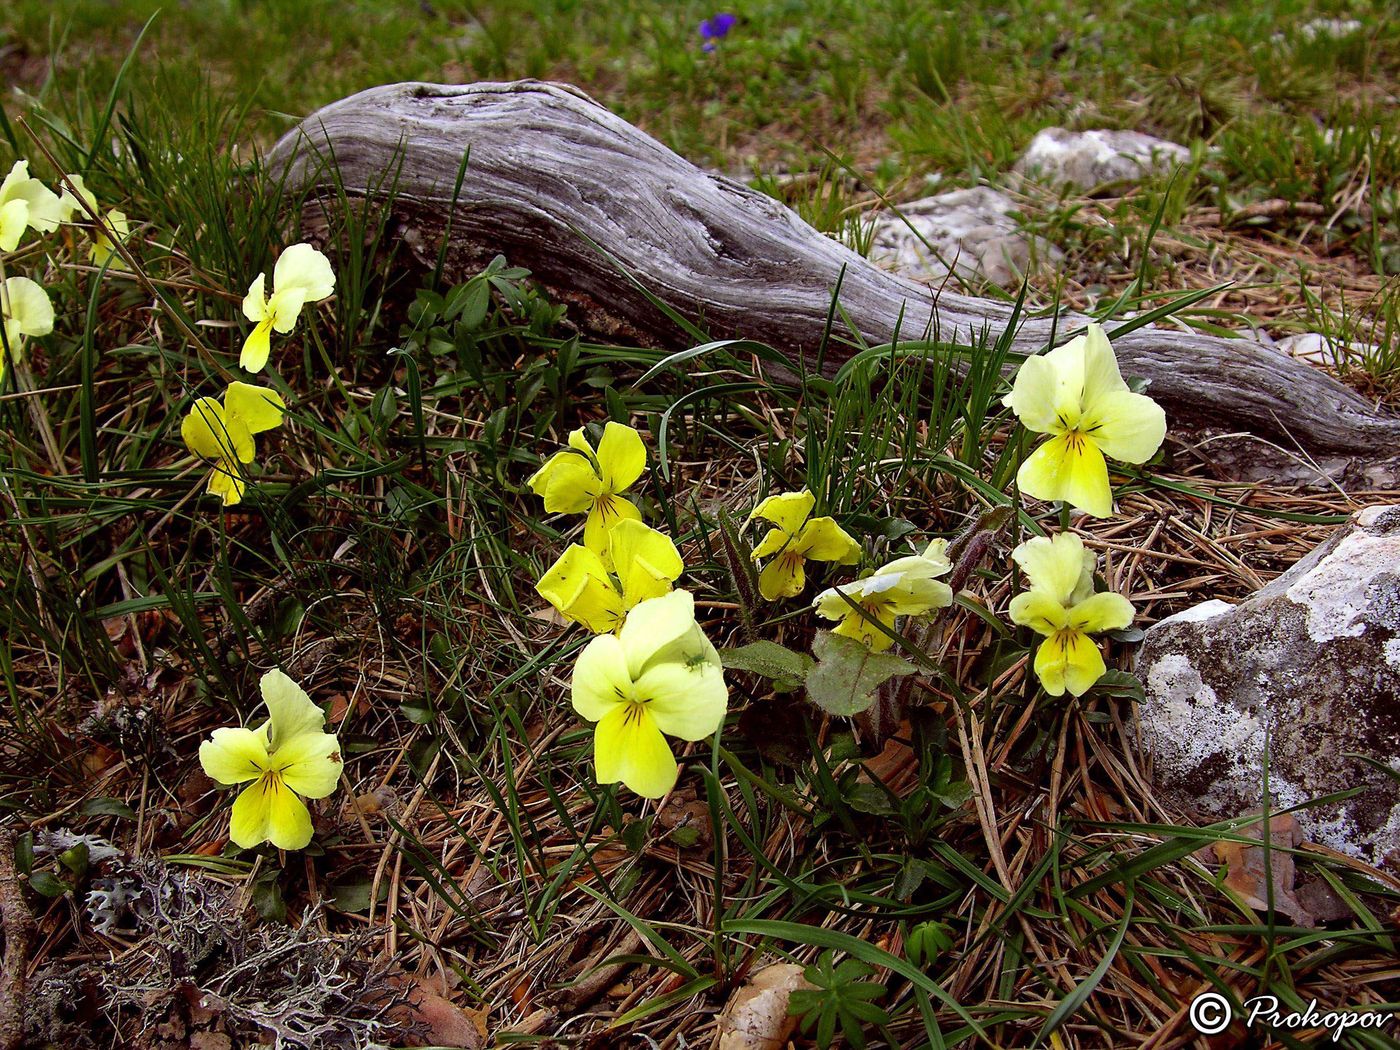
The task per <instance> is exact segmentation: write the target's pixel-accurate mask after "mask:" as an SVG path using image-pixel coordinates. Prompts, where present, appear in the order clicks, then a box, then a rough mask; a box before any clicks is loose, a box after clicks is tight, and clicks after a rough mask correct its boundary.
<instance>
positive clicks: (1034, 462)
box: [1002, 324, 1167, 518]
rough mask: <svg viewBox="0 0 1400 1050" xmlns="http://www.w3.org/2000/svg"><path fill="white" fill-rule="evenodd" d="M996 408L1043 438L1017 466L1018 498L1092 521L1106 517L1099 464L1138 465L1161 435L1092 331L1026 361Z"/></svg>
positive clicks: (1109, 498)
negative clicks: (1071, 510)
mask: <svg viewBox="0 0 1400 1050" xmlns="http://www.w3.org/2000/svg"><path fill="white" fill-rule="evenodd" d="M1002 403H1003V404H1005V405H1006V406H1007V407H1008V408H1010V409H1011V410H1012V411H1013V412H1015V413H1016V415H1017V417H1018V418H1019V419H1020V420H1021V422H1022V423H1023V424H1025V426H1026V429H1028V430H1033V431H1035V432H1036V433H1039V434H1049V435H1051V438H1050V440H1049V441H1047V442H1045V443H1044V444H1043V445H1041V446H1040V447H1039V448H1037V449H1036V450H1035V451H1034V452H1032V453H1031V454H1030V456H1028V457H1027V458H1026V461H1025V462H1024V463H1022V464H1021V469H1020V471H1019V472H1018V473H1017V475H1016V480H1017V482H1018V483H1019V484H1020V486H1021V491H1022V492H1024V493H1026V495H1028V496H1034V497H1035V498H1036V499H1043V500H1063V501H1064V502H1066V503H1068V504H1070V505H1071V506H1073V507H1077V508H1078V509H1080V510H1082V511H1085V512H1087V513H1089V514H1092V515H1094V516H1095V517H1098V518H1104V517H1107V516H1108V515H1110V514H1112V513H1113V492H1112V490H1111V489H1110V488H1109V485H1108V464H1107V463H1105V462H1104V457H1105V456H1108V457H1110V458H1111V459H1116V460H1120V461H1122V462H1124V463H1146V462H1147V461H1148V460H1149V459H1151V458H1152V456H1153V454H1154V453H1155V452H1156V451H1157V449H1158V448H1160V447H1161V444H1162V439H1163V438H1164V437H1166V433H1167V419H1166V415H1165V414H1164V413H1163V412H1162V409H1161V406H1159V405H1158V404H1157V403H1156V402H1155V401H1153V400H1152V399H1151V398H1150V397H1148V396H1147V395H1145V394H1135V393H1133V392H1132V391H1131V390H1129V389H1128V385H1127V384H1126V383H1125V382H1123V377H1122V375H1121V374H1120V373H1119V371H1118V360H1117V358H1116V357H1114V355H1113V347H1112V346H1111V345H1110V344H1109V341H1108V336H1107V335H1106V334H1104V330H1103V329H1102V328H1101V327H1099V326H1098V325H1096V324H1091V325H1089V330H1088V333H1087V334H1085V335H1081V336H1079V337H1078V338H1076V339H1071V340H1070V341H1069V342H1068V343H1065V344H1064V346H1060V347H1056V348H1055V349H1054V350H1051V351H1050V352H1049V353H1048V354H1044V355H1042V356H1039V357H1031V358H1027V359H1026V362H1025V363H1024V364H1023V365H1021V369H1020V371H1019V372H1017V373H1016V381H1015V383H1014V384H1013V385H1012V389H1011V393H1010V394H1008V395H1007V396H1006V397H1005V398H1003V400H1002Z"/></svg>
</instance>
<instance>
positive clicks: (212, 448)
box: [180, 397, 253, 468]
mask: <svg viewBox="0 0 1400 1050" xmlns="http://www.w3.org/2000/svg"><path fill="white" fill-rule="evenodd" d="M180 436H181V437H182V438H184V441H185V446H186V447H187V448H188V449H189V450H190V451H191V452H193V453H194V454H195V455H196V456H201V457H203V458H204V459H212V460H214V461H216V462H217V463H222V464H224V465H225V467H226V468H228V466H229V465H230V464H231V463H232V462H234V461H239V462H243V463H251V462H252V459H253V436H252V434H250V433H248V428H247V427H246V426H244V425H243V424H242V423H241V422H240V421H239V420H237V419H232V420H231V419H229V418H228V416H227V415H226V413H225V412H224V406H223V405H221V404H219V402H218V401H216V400H215V399H214V398H212V397H201V398H199V399H198V400H197V401H195V403H194V404H193V405H191V406H190V411H189V413H188V414H187V415H186V416H185V418H184V420H182V421H181V423H180Z"/></svg>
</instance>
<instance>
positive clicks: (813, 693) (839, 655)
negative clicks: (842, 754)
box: [807, 631, 915, 716]
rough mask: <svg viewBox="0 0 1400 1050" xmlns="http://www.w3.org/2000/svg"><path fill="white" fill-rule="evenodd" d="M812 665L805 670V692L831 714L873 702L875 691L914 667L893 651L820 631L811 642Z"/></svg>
mask: <svg viewBox="0 0 1400 1050" xmlns="http://www.w3.org/2000/svg"><path fill="white" fill-rule="evenodd" d="M812 652H813V654H815V656H816V658H817V663H816V666H815V667H813V668H812V669H811V670H810V671H809V672H808V673H807V695H808V696H809V697H810V698H811V700H812V703H814V704H816V705H817V706H818V707H820V708H821V709H822V710H823V711H827V712H830V713H831V714H833V715H845V716H850V715H857V714H860V712H862V711H864V710H865V709H866V708H868V707H869V706H870V705H871V704H872V703H874V701H875V690H876V689H878V688H879V687H880V686H881V684H883V683H884V682H887V681H889V680H890V679H891V678H895V677H900V676H903V675H908V674H913V673H914V671H915V667H914V665H913V664H911V663H910V662H909V661H908V660H906V659H904V658H903V657H902V656H896V655H895V654H894V653H873V652H871V651H870V650H869V649H867V648H866V647H865V646H864V645H862V644H861V643H860V642H857V641H855V640H854V639H852V638H845V637H843V636H841V635H839V634H832V633H830V632H829V631H822V632H819V633H818V634H817V638H816V641H814V642H813V643H812Z"/></svg>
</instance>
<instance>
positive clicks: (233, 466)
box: [180, 382, 287, 506]
mask: <svg viewBox="0 0 1400 1050" xmlns="http://www.w3.org/2000/svg"><path fill="white" fill-rule="evenodd" d="M286 407H287V406H286V403H285V402H283V400H282V398H281V397H279V396H278V395H277V392H276V391H274V390H268V389H266V388H265V387H260V386H253V385H251V384H249V383H238V382H234V383H230V384H229V388H228V391H227V392H226V393H225V394H224V402H223V404H220V403H219V402H218V401H217V400H215V399H214V398H212V397H201V398H200V399H199V400H198V401H196V402H195V403H194V404H193V405H192V406H191V407H190V411H189V414H188V415H186V416H185V418H184V421H183V422H182V423H181V424H180V436H181V437H182V438H184V440H185V445H186V447H187V448H189V450H190V451H191V452H193V453H194V454H195V455H196V456H201V457H203V458H204V459H207V460H211V461H212V462H213V464H214V472H213V473H212V474H211V475H210V476H209V491H210V492H212V493H214V494H215V495H216V496H218V497H219V498H220V499H222V500H223V501H224V505H225V506H232V505H233V504H235V503H237V502H239V501H240V500H241V499H242V498H243V493H244V492H246V491H247V488H248V482H247V480H246V479H245V477H244V474H243V466H242V465H243V464H245V463H251V462H253V457H254V455H255V454H256V452H257V446H256V443H255V442H254V440H253V435H254V434H260V433H262V432H263V431H264V430H271V429H273V428H274V427H279V426H281V425H282V413H283V410H284V409H285V408H286Z"/></svg>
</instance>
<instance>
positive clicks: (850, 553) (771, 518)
mask: <svg viewBox="0 0 1400 1050" xmlns="http://www.w3.org/2000/svg"><path fill="white" fill-rule="evenodd" d="M816 502H817V499H816V497H815V496H813V495H812V494H811V493H810V492H808V491H807V490H806V489H803V490H802V491H801V492H784V493H781V494H779V495H776V496H769V497H768V498H767V499H765V500H764V501H763V502H762V503H760V504H759V505H758V506H757V507H755V508H754V511H753V513H752V514H750V515H749V521H753V520H754V519H759V520H761V521H767V522H770V523H771V524H772V525H773V528H771V529H769V530H768V533H767V535H765V536H764V537H763V539H762V540H761V541H760V542H759V544H758V546H757V547H756V548H754V552H753V559H754V561H758V560H759V559H761V558H769V557H772V560H771V561H770V562H769V563H768V564H767V565H765V566H764V567H763V570H762V571H761V572H760V573H759V574H758V590H759V593H760V594H762V595H763V597H765V598H767V599H768V600H769V601H776V600H777V599H778V598H791V597H794V596H795V595H797V594H800V593H801V592H802V588H803V587H805V586H806V585H807V571H806V568H805V566H806V562H807V559H809V558H810V559H812V560H813V561H832V562H836V563H837V564H840V565H854V564H855V563H856V562H858V561H860V544H859V543H857V542H856V541H855V540H854V539H853V538H852V537H851V536H850V534H849V533H847V532H846V530H845V529H843V528H841V526H840V525H838V524H836V522H835V521H834V520H833V519H831V518H814V517H812V516H811V514H812V508H813V507H814V506H815V505H816Z"/></svg>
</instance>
